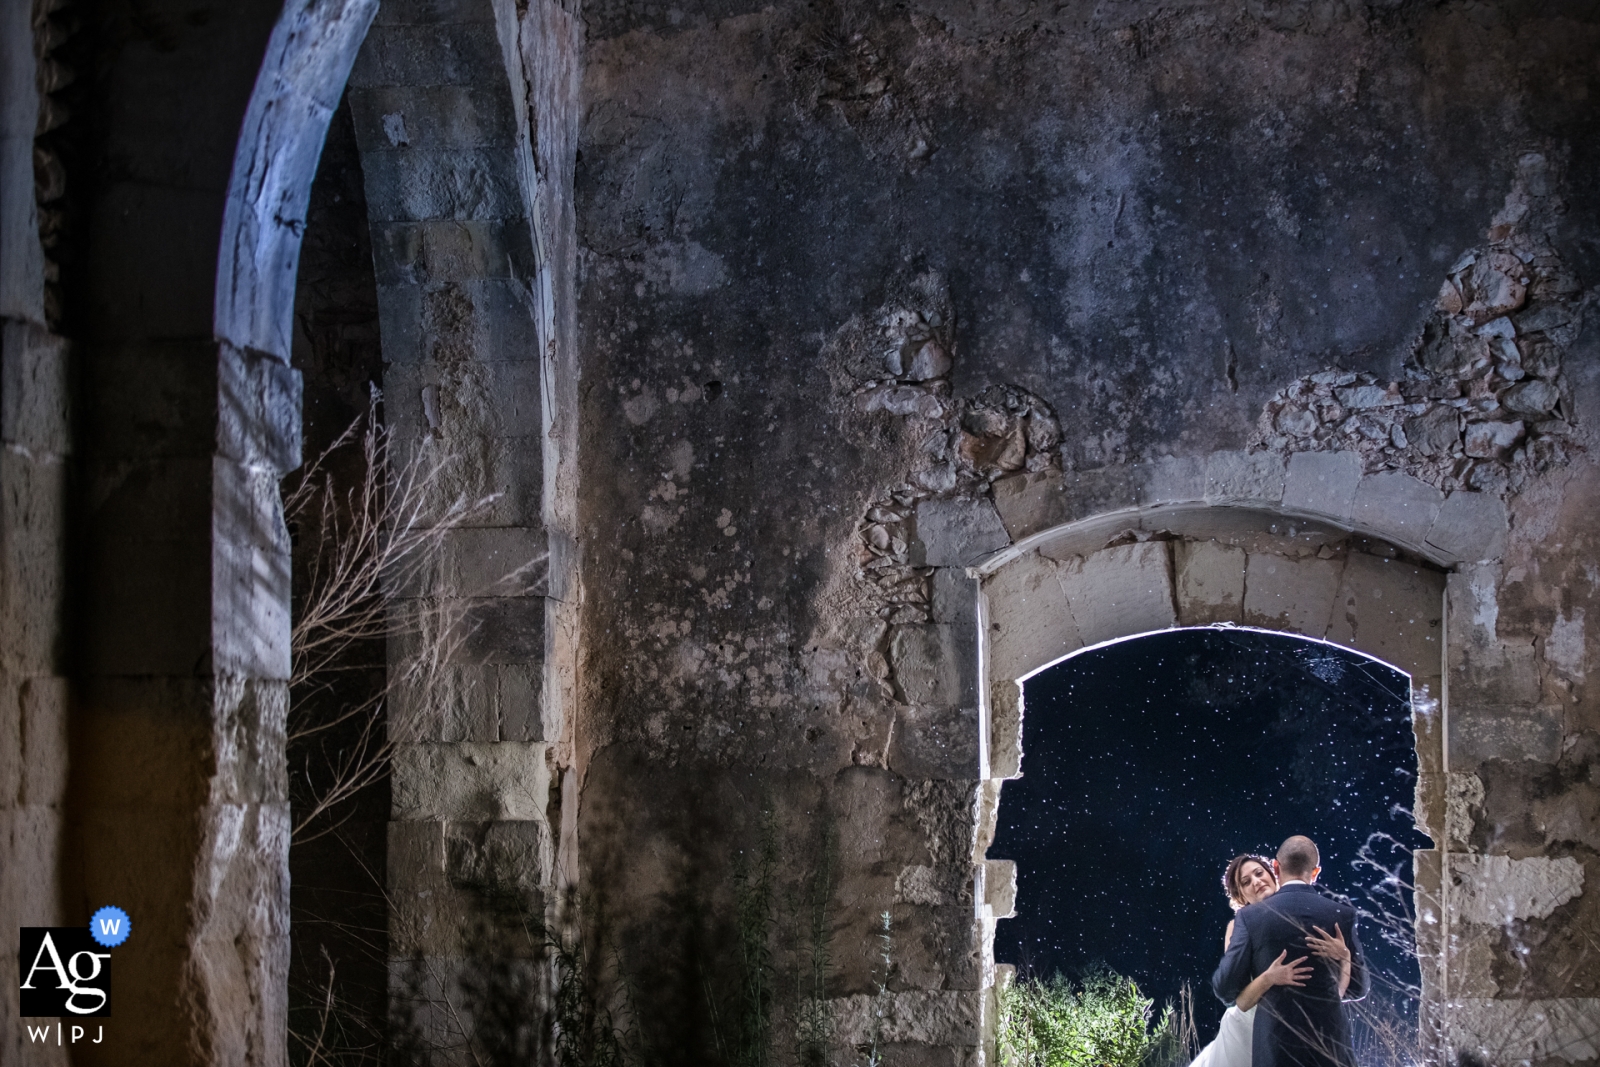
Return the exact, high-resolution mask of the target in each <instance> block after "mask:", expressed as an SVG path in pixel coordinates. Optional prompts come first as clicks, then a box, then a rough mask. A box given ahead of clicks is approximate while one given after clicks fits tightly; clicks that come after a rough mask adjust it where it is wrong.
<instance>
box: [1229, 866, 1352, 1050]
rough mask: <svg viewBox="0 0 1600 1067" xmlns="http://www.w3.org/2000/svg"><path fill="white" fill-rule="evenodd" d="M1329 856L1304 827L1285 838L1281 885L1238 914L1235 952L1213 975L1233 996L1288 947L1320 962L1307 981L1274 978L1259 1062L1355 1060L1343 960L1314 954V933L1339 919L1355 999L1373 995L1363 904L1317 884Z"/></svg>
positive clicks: (1260, 1016) (1258, 1040)
mask: <svg viewBox="0 0 1600 1067" xmlns="http://www.w3.org/2000/svg"><path fill="white" fill-rule="evenodd" d="M1321 862H1322V860H1321V857H1320V856H1319V855H1318V854H1317V846H1316V845H1315V844H1314V843H1313V842H1312V840H1311V839H1310V838H1309V837H1300V836H1298V835H1297V836H1295V837H1291V838H1289V840H1287V841H1285V842H1284V843H1283V847H1282V848H1280V849H1278V858H1277V860H1275V861H1274V862H1273V864H1272V866H1273V868H1274V869H1275V871H1276V873H1277V875H1278V891H1277V892H1276V893H1274V894H1273V895H1272V896H1270V897H1267V898H1266V899H1265V900H1263V901H1261V902H1260V903H1257V904H1252V905H1250V906H1249V907H1247V908H1244V909H1242V910H1241V911H1240V912H1239V914H1238V916H1237V917H1235V919H1234V925H1233V937H1232V939H1231V940H1230V941H1229V942H1228V951H1227V954H1226V955H1224V956H1223V957H1222V962H1221V963H1219V964H1218V965H1217V972H1216V973H1215V974H1213V975H1212V976H1211V988H1212V989H1213V990H1214V991H1215V992H1216V994H1217V996H1219V997H1221V998H1222V1000H1223V1001H1224V1002H1225V1003H1228V1004H1232V1003H1233V1002H1234V1001H1235V1000H1237V999H1238V997H1239V994H1240V993H1242V992H1243V991H1244V987H1245V986H1247V985H1249V984H1250V981H1251V979H1253V978H1255V977H1256V976H1257V975H1259V974H1260V973H1261V972H1262V971H1265V970H1266V969H1267V967H1269V966H1270V965H1271V964H1272V961H1273V960H1275V959H1277V958H1278V954H1279V953H1281V952H1285V951H1287V952H1288V958H1289V959H1290V960H1293V959H1296V958H1298V957H1307V962H1309V963H1311V964H1312V965H1313V968H1312V974H1311V977H1310V978H1308V979H1307V980H1306V982H1305V984H1304V985H1299V986H1291V985H1279V986H1273V987H1272V988H1271V989H1269V990H1267V993H1266V996H1264V997H1262V998H1261V1004H1260V1007H1261V1010H1260V1011H1258V1012H1256V1020H1255V1026H1254V1028H1253V1029H1254V1037H1253V1039H1252V1040H1253V1046H1252V1050H1251V1065H1252V1067H1354V1064H1355V1057H1354V1055H1353V1053H1352V1051H1351V1048H1350V1025H1349V1023H1348V1022H1347V1021H1346V1019H1345V1016H1344V1005H1343V1004H1341V1003H1340V996H1339V973H1340V968H1339V965H1338V964H1336V963H1332V962H1331V961H1329V960H1325V959H1321V958H1319V957H1316V956H1312V955H1311V953H1310V952H1309V951H1308V950H1307V948H1306V941H1305V939H1306V935H1307V934H1311V933H1314V932H1315V931H1314V930H1313V927H1321V928H1322V929H1323V930H1324V931H1326V932H1327V933H1328V934H1329V935H1330V936H1331V935H1333V933H1334V927H1335V926H1337V927H1338V928H1339V930H1340V931H1341V932H1342V933H1343V934H1344V937H1345V941H1346V943H1347V944H1348V945H1349V946H1350V963H1351V971H1350V985H1349V988H1348V989H1346V990H1345V993H1344V996H1345V997H1346V998H1347V999H1350V1000H1360V999H1361V998H1362V997H1363V996H1365V995H1366V992H1367V963H1366V960H1365V959H1364V958H1363V957H1362V954H1361V942H1360V940H1359V939H1358V938H1357V937H1356V912H1355V909H1354V908H1352V907H1350V905H1348V904H1340V903H1338V902H1336V901H1334V900H1332V899H1331V898H1329V897H1327V896H1325V895H1323V893H1322V891H1321V890H1320V889H1317V888H1315V886H1314V885H1313V883H1315V882H1316V880H1317V874H1318V872H1319V871H1321V870H1322V867H1321Z"/></svg>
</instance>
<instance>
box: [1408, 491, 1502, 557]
mask: <svg viewBox="0 0 1600 1067" xmlns="http://www.w3.org/2000/svg"><path fill="white" fill-rule="evenodd" d="M1510 529H1511V526H1510V523H1509V521H1508V520H1507V519H1506V506H1505V504H1504V503H1503V502H1502V501H1501V500H1500V498H1499V497H1495V496H1490V495H1488V494H1486V493H1451V494H1450V495H1449V496H1448V497H1446V498H1445V501H1444V503H1443V504H1441V505H1440V506H1439V517H1438V518H1436V519H1434V521H1433V528H1432V529H1430V530H1429V531H1428V537H1427V542H1428V546H1429V547H1430V548H1433V549H1435V550H1437V551H1438V552H1439V553H1440V554H1441V555H1443V556H1444V557H1445V558H1446V559H1448V560H1450V561H1451V562H1468V561H1477V560H1489V559H1499V558H1500V556H1501V555H1502V554H1503V553H1504V552H1505V549H1506V536H1507V534H1508V533H1509V532H1510Z"/></svg>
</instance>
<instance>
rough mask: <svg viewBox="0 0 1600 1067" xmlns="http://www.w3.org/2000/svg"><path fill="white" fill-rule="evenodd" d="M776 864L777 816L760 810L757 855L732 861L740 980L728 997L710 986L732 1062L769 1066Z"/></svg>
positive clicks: (740, 1066) (714, 1015)
mask: <svg viewBox="0 0 1600 1067" xmlns="http://www.w3.org/2000/svg"><path fill="white" fill-rule="evenodd" d="M777 866H778V822H777V817H776V816H775V815H774V814H773V812H772V811H771V810H770V809H768V810H766V811H763V812H762V814H761V841H760V844H759V845H758V846H757V848H756V850H755V855H754V856H753V857H752V856H749V855H746V854H745V853H742V852H741V853H740V854H739V855H738V856H736V857H735V858H734V862H733V904H734V922H735V933H736V935H737V944H738V950H739V957H738V961H737V962H738V965H739V977H738V984H737V986H736V987H735V989H734V993H733V996H732V997H731V998H726V999H724V998H722V997H719V996H717V995H716V993H715V992H713V991H712V990H711V988H710V987H709V986H708V987H707V989H706V1000H707V1007H708V1008H709V1009H710V1012H711V1023H712V1028H713V1030H714V1032H715V1034H716V1041H717V1047H718V1051H719V1052H721V1054H722V1058H723V1060H724V1062H726V1063H727V1064H729V1065H730V1067H767V1065H768V1063H769V1062H770V1061H771V1055H772V1002H773V960H772V939H773V934H774V931H775V930H776V928H777V923H778V915H777V910H776V908H775V906H774V905H775V902H774V899H773V882H774V878H775V875H776V873H777Z"/></svg>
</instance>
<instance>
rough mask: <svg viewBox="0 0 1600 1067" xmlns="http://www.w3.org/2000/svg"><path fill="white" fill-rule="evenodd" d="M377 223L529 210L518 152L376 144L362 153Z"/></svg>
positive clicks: (492, 215)
mask: <svg viewBox="0 0 1600 1067" xmlns="http://www.w3.org/2000/svg"><path fill="white" fill-rule="evenodd" d="M361 170H362V176H363V179H364V181H365V184H366V192H367V210H368V212H369V215H370V218H371V219H372V221H373V222H405V221H410V220H416V219H458V220H469V219H470V220H482V221H487V220H493V219H503V218H515V217H516V216H518V215H522V214H525V213H526V210H527V208H526V205H525V204H524V203H523V197H522V191H521V177H520V175H519V174H518V173H517V165H516V155H515V153H514V152H513V151H511V150H509V149H507V148H503V147H498V146H496V147H490V148H444V149H427V148H398V149H389V148H388V147H387V146H384V148H382V149H378V148H374V149H372V150H370V151H366V152H363V153H362V156H361Z"/></svg>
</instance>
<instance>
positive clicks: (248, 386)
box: [57, 0, 372, 1067]
mask: <svg viewBox="0 0 1600 1067" xmlns="http://www.w3.org/2000/svg"><path fill="white" fill-rule="evenodd" d="M371 8H372V4H371V2H370V0H365V2H364V0H349V2H347V3H344V4H321V5H315V6H313V5H309V4H306V3H291V4H288V5H285V4H283V3H281V2H278V0H252V2H248V3H238V4H230V5H224V6H223V7H221V8H218V9H216V10H214V11H212V12H211V14H210V17H209V18H207V19H205V20H198V19H193V18H185V17H183V16H182V13H176V12H174V13H167V12H165V11H164V10H162V11H154V12H152V13H150V15H149V18H150V22H149V24H148V26H147V28H146V30H145V31H142V32H141V33H140V34H133V35H130V36H117V33H119V32H120V29H119V27H118V26H116V25H112V24H110V23H108V22H102V21H101V19H102V18H109V15H108V13H106V12H102V11H99V10H98V9H92V10H90V11H88V12H86V13H85V15H84V17H85V21H84V23H83V26H84V29H83V31H82V32H85V33H89V34H92V35H98V36H96V38H95V39H96V41H97V42H98V43H99V44H100V45H102V46H104V47H100V48H99V49H98V50H97V51H94V52H93V54H94V55H95V57H96V61H97V63H98V64H99V66H98V67H97V69H95V70H93V71H78V72H77V75H78V77H79V78H80V79H86V78H87V79H92V81H91V85H92V92H91V93H90V95H89V97H88V98H87V100H88V104H87V106H88V108H89V111H90V116H91V117H90V118H87V119H86V120H85V121H86V123H87V125H86V127H85V131H84V134H83V136H84V137H85V138H86V141H85V153H84V158H96V159H101V158H104V159H114V160H116V161H117V165H116V166H115V167H112V168H109V169H107V170H106V171H104V172H103V173H98V174H97V175H88V174H85V175H80V176H78V178H79V180H81V181H83V182H85V183H87V182H90V181H94V180H98V181H99V184H98V185H96V186H93V187H87V188H85V189H84V191H83V194H82V195H83V204H84V208H83V211H84V217H85V218H86V219H87V220H88V223H87V224H86V226H85V229H84V233H85V241H84V244H83V247H82V249H81V255H80V259H79V261H78V263H77V266H76V268H75V273H74V274H73V275H71V276H69V277H67V278H66V285H65V290H66V303H65V309H66V310H65V322H66V324H67V325H66V329H67V331H68V332H70V333H71V334H72V335H73V337H74V348H75V351H76V353H77V358H76V361H75V362H76V369H77V371H78V377H79V387H78V389H77V391H76V394H75V395H76V396H77V398H78V404H79V411H80V416H81V417H79V418H78V419H77V421H76V425H77V426H78V428H79V430H78V433H77V434H76V436H75V439H74V442H73V443H74V447H75V450H76V456H77V459H76V462H75V473H76V476H77V478H78V484H77V486H76V487H75V489H76V491H75V493H74V503H75V508H74V511H73V513H72V515H73V520H74V528H73V529H72V530H71V531H70V532H69V533H68V534H66V535H57V537H58V543H63V542H64V543H66V544H68V545H69V546H70V553H69V558H70V559H71V560H72V562H73V565H74V566H73V571H72V574H71V578H72V579H73V583H74V589H73V592H74V610H73V613H72V615H71V623H72V625H71V631H70V639H69V641H68V643H67V645H68V648H69V649H70V650H71V655H72V662H71V664H70V666H71V670H72V674H73V675H74V683H75V693H74V701H73V707H72V713H71V723H70V777H69V788H68V791H67V797H68V801H67V804H68V810H69V812H70V816H71V825H70V834H71V836H70V838H69V845H68V849H67V856H66V859H65V861H64V862H63V869H64V881H65V882H66V889H65V898H66V899H65V905H64V908H63V914H62V917H63V919H64V920H65V921H71V922H78V921H87V918H88V915H89V914H90V912H91V911H92V910H93V909H94V908H97V907H100V906H103V905H108V904H114V905H117V906H119V907H122V908H124V909H126V910H127V911H128V912H129V914H130V915H131V916H132V919H133V935H132V938H131V939H130V940H129V941H128V942H127V943H126V944H125V945H124V946H123V947H122V948H119V949H118V950H117V954H116V956H115V957H114V959H113V967H114V985H113V998H114V1014H113V1016H112V1018H111V1019H110V1020H108V1022H107V1025H106V1029H105V1036H104V1040H103V1041H102V1042H101V1043H99V1044H95V1045H80V1046H79V1047H78V1048H77V1049H75V1050H73V1058H74V1062H77V1063H89V1064H98V1063H106V1064H118V1065H142V1064H150V1065H156V1064H159V1065H162V1067H173V1065H182V1064H201V1063H207V1064H210V1063H228V1064H261V1065H274V1064H282V1063H284V1062H286V1056H287V1047H286V1046H287V1034H286V1018H285V994H286V989H285V978H286V970H287V961H288V866H287V859H288V837H289V807H288V800H287V796H286V774H285V767H284V721H285V714H286V710H287V703H288V686H287V683H288V677H289V670H290V617H289V612H290V604H289V592H290V590H289V578H290V556H289V541H288V535H287V531H286V530H285V527H284V523H283V517H282V513H281V506H280V501H279V496H278V480H279V478H280V477H281V476H282V475H283V473H284V472H286V471H287V470H289V469H291V468H293V467H294V466H296V465H297V464H298V463H299V461H300V460H299V436H300V420H299V408H300V395H299V394H300V386H299V375H298V374H297V373H296V372H295V371H294V370H292V369H291V368H290V367H289V365H288V348H287V338H288V330H287V329H286V326H287V323H288V322H289V316H290V314H291V311H292V306H293V305H292V300H293V290H294V285H293V277H294V266H295V262H296V259H297V256H298V249H299V234H300V230H301V228H302V220H303V218H304V214H305V205H306V200H307V197H308V195H309V191H310V186H311V181H312V178H313V176H314V173H315V167H316V160H317V155H318V153H319V151H320V148H321V143H322V137H323V134H324V132H325V130H326V128H327V122H328V118H329V116H330V115H331V113H332V109H333V105H334V104H336V103H337V100H338V94H339V88H340V86H341V85H342V84H343V82H344V76H345V72H346V71H347V70H348V69H349V63H350V58H351V56H353V53H354V44H355V42H357V41H359V40H360V37H361V34H362V32H364V30H365V27H366V21H367V20H368V19H370V17H371ZM112 42H114V43H115V45H116V47H114V48H113V47H109V45H110V44H111V43H112ZM72 180H73V175H71V174H69V175H68V182H69V185H70V183H71V181H72Z"/></svg>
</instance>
